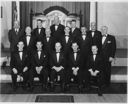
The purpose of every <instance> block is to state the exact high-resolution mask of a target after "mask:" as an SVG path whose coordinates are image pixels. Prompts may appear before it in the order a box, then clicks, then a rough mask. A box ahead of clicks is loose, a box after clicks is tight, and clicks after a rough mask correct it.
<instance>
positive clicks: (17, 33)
mask: <svg viewBox="0 0 128 104" xmlns="http://www.w3.org/2000/svg"><path fill="white" fill-rule="evenodd" d="M22 35H23V30H22V29H20V25H19V22H18V21H14V27H13V29H11V30H9V33H8V39H9V42H10V52H11V57H12V53H13V52H14V51H15V48H16V45H17V43H18V41H19V39H20V37H21V36H22Z"/></svg>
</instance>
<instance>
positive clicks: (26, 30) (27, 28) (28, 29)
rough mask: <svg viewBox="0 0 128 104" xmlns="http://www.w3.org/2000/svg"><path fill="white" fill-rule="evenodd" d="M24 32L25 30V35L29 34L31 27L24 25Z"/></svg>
mask: <svg viewBox="0 0 128 104" xmlns="http://www.w3.org/2000/svg"><path fill="white" fill-rule="evenodd" d="M25 32H26V34H27V35H31V28H30V27H26V29H25Z"/></svg>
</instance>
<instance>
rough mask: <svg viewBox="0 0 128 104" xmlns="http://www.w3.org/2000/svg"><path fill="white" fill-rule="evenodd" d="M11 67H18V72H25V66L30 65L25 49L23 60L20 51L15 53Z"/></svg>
mask: <svg viewBox="0 0 128 104" xmlns="http://www.w3.org/2000/svg"><path fill="white" fill-rule="evenodd" d="M11 61H12V62H11V69H12V68H16V69H17V70H18V73H22V72H23V68H24V67H26V66H27V67H28V68H29V67H30V63H29V62H30V61H28V55H27V53H26V52H25V51H23V55H22V60H21V59H20V55H19V52H18V51H16V52H15V53H13V56H12V60H11Z"/></svg>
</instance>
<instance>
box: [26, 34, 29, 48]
mask: <svg viewBox="0 0 128 104" xmlns="http://www.w3.org/2000/svg"><path fill="white" fill-rule="evenodd" d="M26 41H27V46H28V45H29V42H30V36H27V37H26Z"/></svg>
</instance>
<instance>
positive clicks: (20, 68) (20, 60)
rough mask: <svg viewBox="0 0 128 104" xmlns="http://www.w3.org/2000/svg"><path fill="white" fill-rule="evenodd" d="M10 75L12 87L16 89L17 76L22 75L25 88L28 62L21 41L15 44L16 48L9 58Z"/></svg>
mask: <svg viewBox="0 0 128 104" xmlns="http://www.w3.org/2000/svg"><path fill="white" fill-rule="evenodd" d="M11 61H12V62H11V70H12V71H11V76H12V84H13V89H14V90H16V89H17V77H18V75H20V77H21V76H22V77H23V85H24V88H26V84H27V81H28V79H29V77H28V76H29V66H30V65H29V62H28V55H27V53H26V52H25V50H24V43H23V41H19V42H18V44H17V50H16V51H15V52H14V53H13V55H12V60H11Z"/></svg>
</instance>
